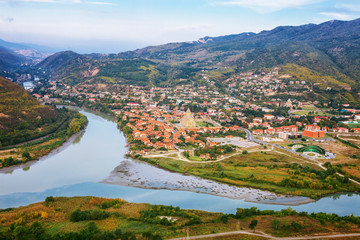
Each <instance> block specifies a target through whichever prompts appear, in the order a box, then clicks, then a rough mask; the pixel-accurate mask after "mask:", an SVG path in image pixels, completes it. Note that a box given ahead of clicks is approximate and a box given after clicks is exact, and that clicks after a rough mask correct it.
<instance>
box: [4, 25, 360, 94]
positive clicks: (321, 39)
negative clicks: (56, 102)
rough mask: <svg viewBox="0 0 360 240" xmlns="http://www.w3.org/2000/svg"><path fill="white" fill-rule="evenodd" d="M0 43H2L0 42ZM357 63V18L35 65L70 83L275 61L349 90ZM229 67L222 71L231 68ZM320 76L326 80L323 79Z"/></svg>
mask: <svg viewBox="0 0 360 240" xmlns="http://www.w3.org/2000/svg"><path fill="white" fill-rule="evenodd" d="M0 46H5V45H3V44H2V42H1V41H0ZM5 47H8V48H9V47H12V46H11V45H9V44H8V45H7V46H5ZM0 54H1V55H0V68H2V69H3V68H4V66H5V67H6V66H12V67H14V66H16V65H19V64H22V63H24V61H28V60H29V57H26V56H24V55H20V53H19V52H15V51H14V50H12V49H10V50H8V49H4V48H1V49H0ZM24 57H25V58H24ZM359 63H360V19H356V20H353V21H336V20H334V21H328V22H324V23H322V24H318V25H317V24H307V25H302V26H281V27H277V28H274V29H272V30H270V31H262V32H260V33H257V34H256V33H241V34H234V35H227V36H221V37H204V38H201V39H199V40H197V41H193V42H180V43H169V44H165V45H159V46H149V47H146V48H142V49H137V50H134V51H128V52H122V53H118V54H77V53H74V52H71V51H65V52H58V53H56V54H54V55H51V56H49V57H48V58H46V59H44V60H43V61H41V62H40V63H39V64H38V65H36V67H40V68H42V69H44V70H46V71H48V72H49V74H51V76H52V78H54V79H57V80H64V81H67V82H68V83H70V84H78V83H81V82H83V81H87V82H88V83H89V82H92V81H95V82H97V81H100V82H101V81H103V82H107V83H116V82H127V83H134V84H137V83H138V84H140V85H146V84H155V85H156V84H165V85H166V84H170V83H171V84H172V83H176V80H177V79H179V78H193V77H194V76H195V75H196V73H198V72H199V71H200V70H203V69H208V70H211V71H220V72H221V71H222V70H224V69H228V70H229V69H231V70H232V72H239V71H243V70H257V69H261V68H272V67H275V66H279V67H282V69H283V70H284V71H285V72H288V73H290V74H293V75H295V76H297V77H299V75H301V73H302V72H304V71H305V72H306V73H307V76H308V77H307V79H305V80H306V81H312V76H314V79H317V80H314V81H317V82H320V83H321V86H322V87H326V86H327V85H328V86H331V87H332V88H335V89H336V88H337V89H339V90H341V89H343V88H345V89H347V90H349V89H350V87H351V89H352V90H354V89H357V88H358V86H359V79H360V64H359ZM228 70H226V71H225V72H231V71H228ZM299 72H300V73H299ZM325 77H326V79H327V80H323V81H322V80H321V79H322V78H324V79H325ZM319 79H320V80H319ZM215 80H216V79H215Z"/></svg>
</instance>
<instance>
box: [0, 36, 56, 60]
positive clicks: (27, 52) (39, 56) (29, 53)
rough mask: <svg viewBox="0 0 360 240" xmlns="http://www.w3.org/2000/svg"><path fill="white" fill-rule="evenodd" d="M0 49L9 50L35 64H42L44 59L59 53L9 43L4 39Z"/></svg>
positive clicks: (30, 45) (43, 47)
mask: <svg viewBox="0 0 360 240" xmlns="http://www.w3.org/2000/svg"><path fill="white" fill-rule="evenodd" d="M0 47H3V48H7V49H9V50H11V51H13V52H14V53H16V54H18V55H21V56H23V57H25V58H27V59H28V60H31V61H34V62H40V61H41V60H43V59H44V58H46V57H48V56H49V55H51V54H52V53H54V52H56V51H57V50H56V49H55V48H50V47H46V46H41V45H36V44H29V43H14V42H8V41H5V40H3V39H0Z"/></svg>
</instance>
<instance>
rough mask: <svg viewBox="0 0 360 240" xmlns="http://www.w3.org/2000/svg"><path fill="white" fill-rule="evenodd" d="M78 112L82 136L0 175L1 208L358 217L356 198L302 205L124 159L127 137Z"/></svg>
mask: <svg viewBox="0 0 360 240" xmlns="http://www.w3.org/2000/svg"><path fill="white" fill-rule="evenodd" d="M81 112H82V113H83V114H85V115H86V116H87V117H88V119H89V124H88V126H87V128H86V130H85V131H84V132H83V133H82V134H80V135H78V136H75V137H73V138H72V139H71V140H70V141H69V142H68V143H66V144H65V145H64V146H62V147H60V148H59V149H57V150H54V151H53V152H52V153H50V154H49V155H48V156H46V157H43V158H41V159H40V160H39V161H34V162H30V163H27V164H25V165H23V166H21V167H14V168H11V169H5V170H4V169H3V170H2V171H1V172H0V208H8V207H17V206H24V205H28V204H30V203H34V202H39V201H43V200H44V199H45V198H46V197H47V196H67V197H71V196H98V197H108V198H122V199H125V200H127V201H130V202H137V203H143V202H146V203H151V204H165V205H173V206H180V207H181V208H187V209H200V210H206V211H213V212H225V213H235V211H236V208H249V207H257V208H259V209H263V210H264V209H273V210H280V209H284V208H287V207H288V206H286V204H287V205H288V204H289V203H290V204H291V203H305V204H301V205H298V206H291V208H293V209H295V210H297V211H306V212H327V213H336V214H339V215H349V214H354V215H357V216H359V215H360V208H359V207H360V195H359V194H336V195H332V196H328V197H324V198H322V199H320V200H318V201H316V202H310V203H306V202H308V201H307V199H306V198H302V197H290V198H289V197H281V196H276V195H275V194H272V193H269V192H265V191H260V190H257V189H250V188H236V187H232V186H229V185H226V184H220V183H216V182H213V181H209V180H204V179H199V178H196V177H193V176H184V175H181V174H178V173H171V172H168V171H165V170H162V169H158V168H156V167H153V166H151V165H149V164H147V163H143V162H139V161H135V160H132V159H127V158H126V157H125V153H126V152H127V148H126V147H125V145H126V138H125V137H124V136H123V134H122V133H121V132H120V131H119V130H118V129H117V128H116V123H114V122H112V121H111V120H109V119H106V118H104V116H102V117H101V116H99V115H96V114H94V113H91V112H86V111H83V110H82V111H81ZM154 188H157V189H154ZM274 203H276V204H274Z"/></svg>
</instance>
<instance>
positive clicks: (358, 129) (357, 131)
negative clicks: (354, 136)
mask: <svg viewBox="0 0 360 240" xmlns="http://www.w3.org/2000/svg"><path fill="white" fill-rule="evenodd" d="M352 130H353V131H354V133H360V128H353V129H352Z"/></svg>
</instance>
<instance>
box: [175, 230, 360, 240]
mask: <svg viewBox="0 0 360 240" xmlns="http://www.w3.org/2000/svg"><path fill="white" fill-rule="evenodd" d="M240 234H242V235H251V236H257V237H263V238H266V239H278V240H302V239H335V238H340V239H343V238H348V237H360V233H347V234H330V235H321V236H301V237H274V236H271V235H269V234H266V233H264V232H259V231H256V232H252V231H233V232H224V233H214V234H207V235H198V236H190V237H189V238H187V237H180V238H172V239H169V240H186V239H201V238H216V237H224V236H229V235H240Z"/></svg>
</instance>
